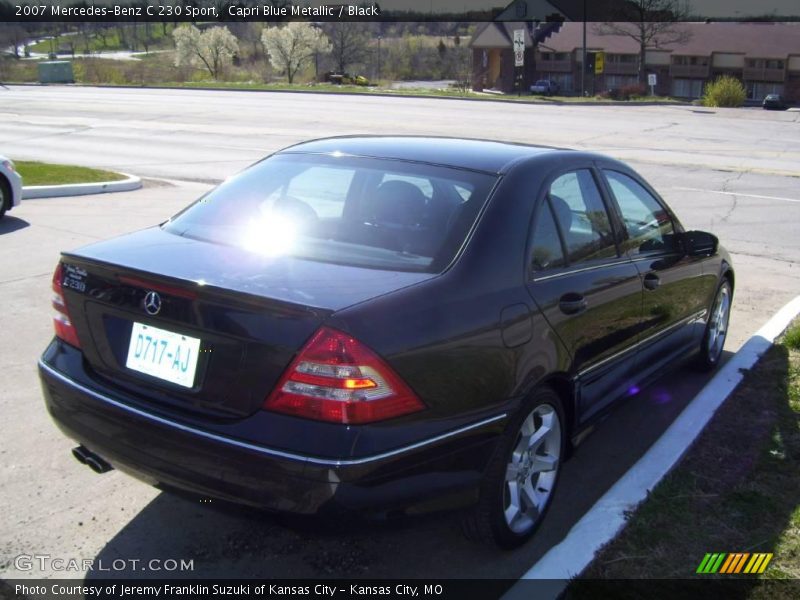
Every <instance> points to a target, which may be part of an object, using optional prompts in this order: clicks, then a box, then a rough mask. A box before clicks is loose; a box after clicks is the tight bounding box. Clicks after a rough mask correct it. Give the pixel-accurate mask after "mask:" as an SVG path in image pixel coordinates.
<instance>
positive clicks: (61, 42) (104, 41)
mask: <svg viewBox="0 0 800 600" xmlns="http://www.w3.org/2000/svg"><path fill="white" fill-rule="evenodd" d="M173 28H174V26H173V25H167V27H166V35H164V32H163V31H162V27H161V24H160V23H154V24H152V25H151V26H150V32H149V37H150V42H149V44H148V46H147V48H148V50H151V51H152V50H161V49H169V48H173V42H172V35H171V33H172V29H173ZM144 35H145V32H144V25H138V26H137V36H136V41H135V47H136V51H137V52H144V44H143V43H142V41H141V40H142V39H143V38H144ZM132 41H133V31H132V28H131V26H130V25H127V26H126V27H125V39H123V38H122V37H120V34H119V28H118V27H108V28H106V35H105V38H103V37H101V36H99V35H97V34H91V35H83V34H80V33H78V34H76V35H69V36H67V35H63V36H58V37H56V38H55V39H54V40H49V39H47V40H42V41H41V42H38V43H36V44H32V45H31V46H29V49H30V51H31V52H39V53H43V54H49V53H50V52H52V51H55V52H58V51H59V49H66V48H67V47H68V45H69V44H70V43H72V44H74V47H75V52H78V53H84V52H113V51H117V50H129V49H130V46H131V42H132Z"/></svg>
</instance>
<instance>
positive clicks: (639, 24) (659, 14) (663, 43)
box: [595, 0, 692, 83]
mask: <svg viewBox="0 0 800 600" xmlns="http://www.w3.org/2000/svg"><path fill="white" fill-rule="evenodd" d="M621 16H622V17H623V18H624V21H623V20H620V21H619V22H606V23H600V24H598V25H597V26H596V28H595V33H597V34H598V35H623V36H627V37H629V38H631V39H633V40H634V41H635V42H636V43H637V44H638V46H639V83H645V82H646V80H647V77H646V75H647V73H646V70H645V60H646V56H647V50H648V49H650V48H665V47H667V46H671V45H676V44H685V43H686V42H688V41H689V40H690V39H691V36H692V34H691V32H690V31H689V30H688V29H687V28H685V27H682V26H681V25H680V23H678V21H681V20H685V19H686V18H687V17H688V16H689V7H688V5H687V4H686V3H685V2H684V1H683V0H630V2H628V3H627V5H626V8H625V13H624V15H621Z"/></svg>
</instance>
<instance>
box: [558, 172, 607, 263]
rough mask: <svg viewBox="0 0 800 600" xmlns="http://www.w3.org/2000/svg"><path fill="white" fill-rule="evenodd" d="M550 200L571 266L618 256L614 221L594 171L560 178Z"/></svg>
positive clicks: (570, 173)
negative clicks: (612, 225)
mask: <svg viewBox="0 0 800 600" xmlns="http://www.w3.org/2000/svg"><path fill="white" fill-rule="evenodd" d="M547 197H548V200H549V202H550V206H551V207H552V210H553V215H554V216H555V220H556V224H557V225H558V229H559V231H560V233H561V235H562V236H563V239H564V243H565V246H566V248H567V254H568V258H569V262H570V263H571V264H574V263H579V262H583V261H588V260H595V259H601V258H610V257H616V256H617V248H616V245H615V243H614V233H613V230H612V229H611V222H610V220H609V218H608V213H607V212H606V208H605V205H604V204H603V199H602V197H601V196H600V191H599V190H598V189H597V184H596V183H595V181H594V177H593V176H592V173H591V171H589V170H588V169H581V170H578V171H571V172H569V173H565V174H563V175H561V176H560V177H558V178H557V179H556V180H555V181H553V183H552V184H551V185H550V190H549V192H548V194H547Z"/></svg>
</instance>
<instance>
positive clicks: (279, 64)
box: [261, 21, 331, 83]
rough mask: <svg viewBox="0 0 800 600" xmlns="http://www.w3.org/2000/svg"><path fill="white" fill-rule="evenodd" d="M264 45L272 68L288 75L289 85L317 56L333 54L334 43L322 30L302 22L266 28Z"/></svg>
mask: <svg viewBox="0 0 800 600" xmlns="http://www.w3.org/2000/svg"><path fill="white" fill-rule="evenodd" d="M261 43H262V44H263V45H264V49H265V50H266V51H267V55H268V56H269V62H270V64H271V65H272V67H273V68H274V69H275V70H277V71H281V72H285V73H286V77H287V78H288V79H289V83H294V77H295V75H297V73H298V71H300V70H301V69H302V68H303V67H304V66H305V65H306V64H307V63H308V62H309V61H310V60H311V59H312V58H313V57H314V56H315V55H317V54H327V53H329V52H330V51H331V44H330V42H329V41H328V38H327V36H326V35H325V34H324V33H322V30H321V29H319V28H317V27H314V26H313V25H311V24H309V23H305V22H302V21H297V22H293V23H289V24H288V25H284V26H283V27H268V28H266V29H264V31H263V32H261Z"/></svg>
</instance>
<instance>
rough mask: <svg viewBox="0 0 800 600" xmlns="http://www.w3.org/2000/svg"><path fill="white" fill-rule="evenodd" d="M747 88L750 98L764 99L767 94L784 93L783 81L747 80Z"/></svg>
mask: <svg viewBox="0 0 800 600" xmlns="http://www.w3.org/2000/svg"><path fill="white" fill-rule="evenodd" d="M744 86H745V88H746V89H747V99H748V100H758V101H761V100H763V99H764V96H766V95H767V94H783V84H782V83H770V82H767V81H747V82H745V84H744Z"/></svg>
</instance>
